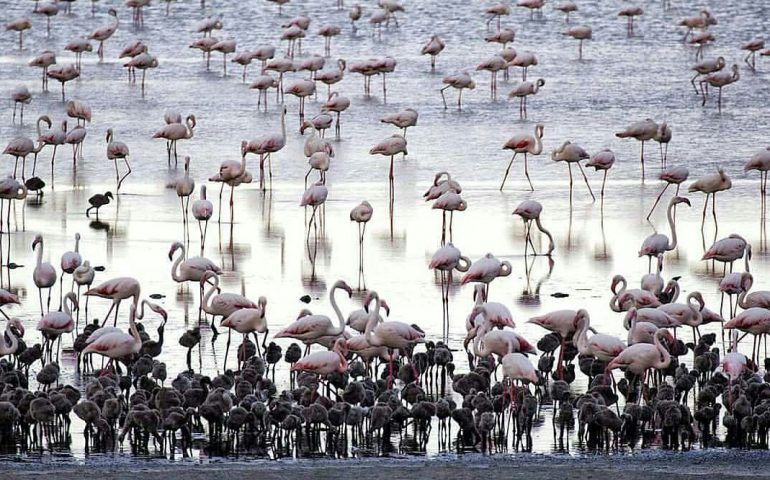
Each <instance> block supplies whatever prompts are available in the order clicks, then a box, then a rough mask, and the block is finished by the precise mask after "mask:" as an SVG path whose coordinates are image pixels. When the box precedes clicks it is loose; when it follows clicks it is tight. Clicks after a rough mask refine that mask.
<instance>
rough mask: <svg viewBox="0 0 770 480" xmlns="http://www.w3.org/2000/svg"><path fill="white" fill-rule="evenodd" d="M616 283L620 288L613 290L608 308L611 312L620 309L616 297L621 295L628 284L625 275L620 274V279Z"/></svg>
mask: <svg viewBox="0 0 770 480" xmlns="http://www.w3.org/2000/svg"><path fill="white" fill-rule="evenodd" d="M618 283H619V284H620V285H621V287H620V290H614V291H613V293H614V295H613V296H612V298H611V299H610V308H611V309H612V311H613V312H620V311H622V310H621V309H620V304H619V303H618V299H619V298H620V296H621V295H623V294H624V293H625V292H626V287H627V286H628V282H627V281H626V277H624V276H622V275H621V276H620V280H618Z"/></svg>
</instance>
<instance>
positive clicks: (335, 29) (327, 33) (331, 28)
mask: <svg viewBox="0 0 770 480" xmlns="http://www.w3.org/2000/svg"><path fill="white" fill-rule="evenodd" d="M341 31H342V30H341V29H340V27H339V25H332V24H330V23H327V24H324V25H321V27H320V28H319V29H318V35H320V36H322V37H324V55H326V56H327V57H331V55H332V38H333V37H336V36H337V35H339V34H340V32H341Z"/></svg>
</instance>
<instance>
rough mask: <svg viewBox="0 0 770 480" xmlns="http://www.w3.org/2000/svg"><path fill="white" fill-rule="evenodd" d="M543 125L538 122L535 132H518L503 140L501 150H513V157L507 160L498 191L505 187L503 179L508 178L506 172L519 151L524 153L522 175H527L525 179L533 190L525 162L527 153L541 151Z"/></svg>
mask: <svg viewBox="0 0 770 480" xmlns="http://www.w3.org/2000/svg"><path fill="white" fill-rule="evenodd" d="M544 128H545V126H544V125H543V124H542V123H538V124H537V125H535V134H534V135H529V134H526V133H519V134H517V135H514V136H513V137H511V138H509V139H508V141H507V142H505V145H503V150H513V157H511V161H510V162H508V168H506V169H505V175H503V182H502V183H501V184H500V191H502V190H503V187H505V180H506V179H507V178H508V172H509V171H510V170H511V165H513V161H514V160H515V159H516V155H518V154H519V153H523V154H524V175H526V177H527V181H528V182H529V188H530V190H531V191H533V192H534V191H535V187H533V186H532V180H530V178H529V165H528V162H527V154H529V155H540V154H541V153H543V129H544Z"/></svg>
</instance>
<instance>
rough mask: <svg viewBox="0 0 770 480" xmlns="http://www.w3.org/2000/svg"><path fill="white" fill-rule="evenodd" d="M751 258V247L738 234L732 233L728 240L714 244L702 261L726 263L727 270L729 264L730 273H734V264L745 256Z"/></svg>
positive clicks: (720, 240) (724, 239)
mask: <svg viewBox="0 0 770 480" xmlns="http://www.w3.org/2000/svg"><path fill="white" fill-rule="evenodd" d="M744 254H745V255H747V256H748V257H750V256H751V245H750V244H749V243H748V242H747V241H746V240H745V239H744V238H743V237H741V236H740V235H738V234H737V233H732V234H730V235H729V236H727V237H726V238H722V239H719V240H717V241H716V242H714V244H713V245H711V246H710V247H709V249H708V250H706V252H705V253H704V254H703V257H701V260H716V261H717V262H722V263H724V266H725V270H726V269H727V264H728V263H729V264H730V271H731V272H732V271H733V263H734V262H735V261H736V260H738V259H740V258H743V255H744ZM747 265H748V264H747Z"/></svg>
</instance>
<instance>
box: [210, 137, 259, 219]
mask: <svg viewBox="0 0 770 480" xmlns="http://www.w3.org/2000/svg"><path fill="white" fill-rule="evenodd" d="M247 147H248V142H246V141H245V140H244V141H243V142H241V161H240V162H237V161H235V160H225V161H224V162H222V163H221V164H220V165H219V173H217V174H216V175H214V176H213V177H210V178H209V181H211V182H220V183H222V186H221V187H220V189H219V221H220V222H221V221H222V191H223V190H224V189H225V184H227V185H229V186H230V222H231V223H232V222H233V218H234V214H235V210H234V202H233V196H234V195H235V187H237V186H238V185H240V184H242V183H251V180H252V176H251V173H249V172H248V170H246V150H245V149H246V148H247Z"/></svg>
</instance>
